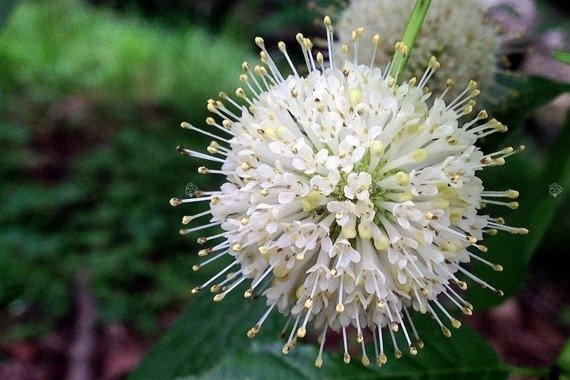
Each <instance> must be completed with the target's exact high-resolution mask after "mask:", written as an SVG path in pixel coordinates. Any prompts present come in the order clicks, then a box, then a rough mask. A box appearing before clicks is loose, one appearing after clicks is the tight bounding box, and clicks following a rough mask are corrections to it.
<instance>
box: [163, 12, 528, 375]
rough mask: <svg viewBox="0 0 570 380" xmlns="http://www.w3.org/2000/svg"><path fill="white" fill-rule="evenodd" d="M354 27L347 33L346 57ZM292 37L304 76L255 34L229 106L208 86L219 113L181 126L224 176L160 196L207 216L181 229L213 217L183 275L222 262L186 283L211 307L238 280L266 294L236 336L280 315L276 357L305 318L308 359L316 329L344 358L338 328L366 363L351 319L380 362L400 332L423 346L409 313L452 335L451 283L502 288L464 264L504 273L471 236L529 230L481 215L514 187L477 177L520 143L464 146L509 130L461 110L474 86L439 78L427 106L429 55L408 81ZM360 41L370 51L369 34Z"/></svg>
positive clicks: (469, 106) (463, 304)
mask: <svg viewBox="0 0 570 380" xmlns="http://www.w3.org/2000/svg"><path fill="white" fill-rule="evenodd" d="M325 25H326V27H327V39H328V49H329V56H330V57H334V55H333V54H332V51H333V50H334V49H335V47H334V39H333V27H332V25H331V20H330V18H328V17H325ZM363 36H364V31H363V30H361V29H359V30H358V31H357V32H356V39H355V42H354V51H357V50H358V49H359V44H361V43H362V41H361V39H362V38H363ZM297 41H298V42H299V44H300V46H301V48H302V52H303V55H304V57H305V63H306V67H307V70H308V74H307V75H306V76H301V75H300V73H299V72H298V71H297V70H296V66H295V65H294V64H293V63H292V62H291V59H290V57H289V55H288V53H287V50H286V46H285V44H284V43H283V42H280V43H279V45H278V47H279V50H280V51H281V52H282V53H283V55H284V58H285V60H286V61H287V62H289V65H290V68H291V71H292V73H291V74H290V75H288V76H285V75H284V74H283V73H282V72H281V71H280V70H279V69H278V68H277V66H276V64H275V63H274V61H273V60H272V58H271V56H270V54H269V53H268V51H267V50H266V47H265V44H264V41H263V39H261V38H259V37H258V38H257V39H256V43H257V45H258V46H259V47H260V48H261V54H260V55H261V61H262V64H261V65H258V66H255V67H251V66H250V65H249V64H247V63H244V64H243V69H244V71H245V72H244V74H243V75H242V76H241V80H242V81H243V83H244V87H246V89H247V93H246V90H244V89H242V88H238V89H237V90H236V92H235V95H236V98H237V99H236V100H234V99H232V98H231V97H229V96H228V95H226V94H224V93H221V94H220V99H221V100H209V101H208V109H209V110H210V111H211V112H212V113H213V114H215V117H216V119H215V118H212V117H210V118H208V119H207V120H206V124H208V125H209V126H210V128H211V131H208V130H202V129H199V128H197V127H194V126H192V125H190V124H187V123H183V124H182V126H183V127H184V128H188V129H191V130H194V131H196V132H199V133H201V134H204V135H206V136H207V137H210V138H212V139H213V141H212V142H211V143H210V145H209V146H208V148H207V152H208V153H200V152H197V151H193V150H190V149H185V148H179V150H180V152H181V153H183V154H185V155H189V156H193V157H198V158H200V159H204V160H207V161H210V162H211V163H212V165H214V166H216V164H218V165H220V166H221V167H220V168H213V167H211V166H207V167H206V166H202V167H200V168H199V170H198V171H199V173H202V174H208V175H221V176H224V177H225V178H226V182H225V183H224V184H223V185H222V186H221V189H220V190H219V191H207V192H204V191H200V192H198V193H197V194H196V197H193V198H188V199H178V198H174V199H172V200H171V204H173V205H179V204H182V203H190V202H201V201H205V202H209V203H210V210H208V211H205V212H202V213H199V214H196V215H192V216H187V217H185V218H184V219H183V223H185V224H187V223H189V222H190V221H191V220H195V219H198V218H205V217H206V216H210V217H211V219H210V221H209V222H207V223H204V224H202V225H199V226H197V227H194V228H188V229H184V230H182V231H181V233H184V234H186V233H193V232H195V231H200V230H204V229H208V228H210V227H212V226H221V229H222V232H219V233H216V234H213V235H210V236H203V237H200V238H199V239H198V243H200V244H209V246H208V248H204V249H202V250H200V252H199V255H200V256H210V257H211V258H208V259H207V260H206V261H205V262H203V263H202V264H200V265H196V267H195V269H199V268H200V267H202V266H204V265H206V264H209V263H211V262H214V261H217V260H218V259H222V258H224V257H226V258H230V259H231V262H229V264H228V265H227V266H225V267H224V268H223V269H221V270H220V271H219V273H218V274H217V275H215V276H214V277H213V278H212V279H210V280H209V281H207V282H206V283H204V284H203V285H201V286H198V287H196V288H195V289H194V290H193V292H198V291H200V290H203V289H207V288H210V290H211V291H212V292H214V293H216V294H215V296H214V300H215V301H221V300H222V299H223V298H224V297H225V296H226V295H227V294H228V293H230V292H231V291H232V290H234V289H236V288H237V287H238V286H239V285H240V284H242V283H244V282H246V281H248V282H250V285H249V287H248V288H247V289H246V290H245V293H244V295H245V297H252V295H262V296H264V298H265V300H266V303H267V311H266V313H265V314H263V315H262V316H261V318H260V319H259V321H258V322H257V323H256V324H255V325H254V326H253V327H252V328H251V330H249V332H248V336H250V337H253V336H254V335H256V333H257V332H258V331H259V330H260V328H261V326H262V324H263V323H264V321H265V320H266V318H267V317H268V315H269V314H270V313H271V312H272V311H273V310H274V309H277V310H278V311H279V312H280V313H282V314H284V315H289V316H290V322H292V324H293V325H292V327H291V329H290V333H289V334H288V338H287V340H286V343H285V345H284V348H283V352H284V353H287V352H288V351H289V350H290V349H291V348H292V347H293V346H294V345H295V342H296V341H297V338H298V337H303V336H305V334H306V331H307V326H308V325H309V322H311V324H312V326H314V328H317V329H319V331H320V352H319V355H318V357H317V359H316V362H315V364H316V365H317V366H321V365H322V350H323V346H324V343H325V339H326V336H327V331H328V330H329V329H332V330H334V331H337V332H338V331H340V332H342V336H343V342H344V355H345V361H346V362H348V361H349V360H350V354H349V352H348V343H347V328H349V327H350V326H353V327H354V328H355V329H356V333H357V341H358V342H359V343H360V344H361V347H362V362H363V363H364V364H365V365H368V364H369V362H370V361H369V358H368V356H367V353H366V349H365V345H364V337H363V330H364V329H369V330H371V331H372V335H373V337H374V338H373V340H374V345H375V348H376V353H375V354H376V356H375V358H376V361H377V363H378V364H379V365H380V364H382V363H385V362H386V360H387V357H386V355H385V347H386V339H385V337H387V336H389V337H390V338H391V341H392V345H393V348H394V350H395V351H394V352H395V356H396V357H399V356H401V355H402V352H401V351H400V349H399V347H398V344H397V341H396V339H395V333H396V332H398V331H400V332H403V334H404V337H405V339H406V341H407V344H408V348H407V349H408V350H409V352H410V353H411V354H413V355H415V354H416V353H417V348H421V347H422V346H423V343H422V341H421V340H420V338H419V336H418V333H417V331H416V328H415V326H414V323H413V321H412V318H411V315H410V309H413V310H416V311H420V312H422V313H429V314H431V315H432V316H433V317H434V319H435V323H437V324H438V325H439V327H440V328H441V330H442V331H443V334H444V335H446V336H449V335H450V334H451V333H450V330H449V329H448V328H447V327H446V326H445V320H449V322H450V323H451V325H452V326H453V327H456V328H457V327H459V326H460V322H459V321H458V320H457V319H455V318H454V317H452V316H451V314H450V313H449V312H448V311H447V310H446V308H445V306H444V305H445V304H446V303H447V304H454V305H457V306H458V307H459V308H460V309H461V310H462V311H463V312H464V313H465V314H471V310H472V306H471V305H470V304H469V303H468V302H467V301H465V300H464V299H463V298H462V296H461V295H460V291H458V290H457V288H459V289H463V290H464V289H465V288H466V286H467V285H466V283H465V282H464V281H463V280H461V279H460V278H469V279H471V280H473V281H474V282H476V283H479V284H480V285H482V286H485V287H487V288H489V289H491V290H493V291H496V292H498V293H500V291H499V290H497V289H495V288H494V287H492V286H491V285H489V284H487V283H486V282H485V281H483V280H482V279H479V278H478V277H476V276H475V275H473V274H472V273H471V272H470V271H469V270H468V269H466V268H464V267H463V266H462V264H464V263H468V262H469V261H471V259H475V260H478V261H480V262H482V263H484V264H487V265H489V266H491V267H492V268H493V269H495V270H502V268H501V266H500V265H497V264H493V263H490V262H489V261H487V260H485V259H483V258H482V257H481V256H480V255H479V254H475V253H473V252H472V251H473V250H477V251H480V252H485V251H486V248H485V246H483V245H481V244H479V242H480V240H482V239H483V235H484V234H495V233H496V232H497V230H504V231H508V232H511V233H520V234H524V233H527V232H528V231H527V230H526V229H524V228H516V227H510V226H507V225H505V224H504V220H503V219H501V218H494V217H491V216H489V215H480V214H479V213H478V212H479V211H480V210H481V208H482V206H484V205H487V204H493V205H503V206H508V207H510V208H516V207H517V206H518V204H517V203H516V202H512V201H511V200H509V198H516V197H517V196H518V193H517V192H516V191H514V190H505V191H484V190H483V185H482V182H481V180H480V179H479V178H478V177H476V172H477V171H479V170H482V169H483V168H486V167H489V166H496V165H502V164H504V163H505V158H506V157H508V156H510V155H511V154H513V153H515V152H516V151H518V150H521V149H522V147H520V148H518V149H513V148H506V149H503V150H501V151H498V152H495V153H491V154H484V153H482V152H481V150H480V149H479V148H478V147H476V146H475V145H474V144H475V142H476V141H477V139H479V138H481V137H484V136H487V135H489V134H492V133H494V132H502V131H505V130H506V127H505V126H503V125H502V124H501V123H499V122H498V121H496V120H495V119H491V120H487V114H486V113H485V111H481V112H479V113H478V114H477V115H476V116H475V117H473V116H471V117H470V116H469V115H470V114H471V113H472V112H473V106H474V103H475V102H474V100H473V98H475V97H476V96H477V95H478V94H479V90H477V88H476V87H477V86H476V83H475V82H470V83H469V85H468V86H467V87H466V88H465V89H464V90H462V91H461V92H460V93H459V94H458V96H456V97H454V98H452V99H451V100H450V101H446V100H445V97H446V95H447V93H448V91H449V87H448V88H446V90H444V91H443V93H442V94H440V95H439V96H437V97H436V98H435V99H433V101H432V102H431V103H432V105H431V106H428V104H427V103H426V101H427V99H428V98H429V97H430V96H431V94H430V93H426V92H425V86H426V83H427V82H428V80H429V79H430V77H432V76H433V75H434V73H435V72H436V70H437V68H438V67H439V63H438V61H437V60H436V59H435V58H433V57H432V58H431V59H430V60H429V65H428V69H427V70H426V71H425V72H424V73H423V75H422V76H421V78H420V79H419V80H418V79H416V78H412V79H411V80H409V82H408V83H404V84H397V83H395V81H394V79H393V78H392V77H391V76H390V75H389V70H381V69H380V68H377V67H374V66H373V65H360V64H358V60H357V59H355V60H354V61H353V62H352V61H350V62H349V61H338V60H336V59H334V58H331V59H330V60H328V61H327V60H325V59H324V56H323V54H321V53H320V52H318V53H317V54H316V55H315V54H314V53H313V44H312V42H311V40H309V39H307V38H305V37H303V35H301V34H298V35H297ZM372 41H373V45H376V44H377V42H378V36H374V37H372ZM360 47H362V46H360ZM345 50H346V49H345ZM448 86H449V82H448ZM217 118H219V119H217ZM463 118H466V119H468V121H466V122H463V121H462V120H463ZM215 130H217V133H214V131H215ZM497 198H507V200H508V201H507V202H503V201H499V200H497ZM287 326H290V324H288V325H287ZM288 331H289V330H288ZM386 334H388V335H386Z"/></svg>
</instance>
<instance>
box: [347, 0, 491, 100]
mask: <svg viewBox="0 0 570 380" xmlns="http://www.w3.org/2000/svg"><path fill="white" fill-rule="evenodd" d="M414 3H415V1H413V0H398V1H394V0H352V1H351V2H350V4H349V6H348V7H347V8H346V9H344V10H343V11H342V13H341V17H340V21H339V24H338V35H339V40H340V42H341V43H343V44H350V43H351V41H352V37H353V36H352V32H353V31H354V30H355V29H356V28H358V27H364V28H365V29H366V30H373V31H375V32H376V33H379V35H380V37H381V38H382V39H384V40H385V42H383V43H382V44H380V46H379V47H378V48H376V47H373V46H371V45H368V46H362V47H361V48H360V49H359V51H358V52H357V54H358V59H359V62H370V61H371V60H373V61H374V62H376V64H377V65H386V64H387V63H388V62H389V61H390V60H391V57H392V55H393V54H394V44H395V43H396V42H397V41H398V39H399V38H401V36H402V33H403V31H404V28H405V26H406V23H407V21H408V18H409V17H410V14H411V12H412V8H413V7H414ZM500 48H501V35H500V33H499V28H498V27H497V25H496V24H495V23H494V22H493V21H492V20H491V19H490V18H488V17H486V16H485V12H484V9H483V4H482V3H481V0H432V3H431V7H430V9H429V11H428V13H427V15H426V18H425V21H424V24H423V25H422V30H421V32H420V35H419V37H418V39H417V41H416V44H415V45H414V50H413V54H412V55H411V57H410V61H409V62H408V66H407V74H408V75H409V76H410V77H412V76H418V77H419V76H421V75H422V73H423V72H424V71H425V70H426V67H427V62H428V60H429V58H430V57H431V56H432V55H435V56H436V57H437V58H438V60H439V61H440V62H441V68H440V70H438V72H437V73H435V75H434V81H433V82H432V83H430V88H431V90H433V91H434V93H441V92H442V91H444V90H445V81H446V80H447V79H449V78H451V79H453V80H454V81H455V82H456V83H457V85H458V88H460V87H462V86H465V85H466V84H467V83H468V82H469V81H470V80H475V81H477V84H478V86H479V88H480V89H481V90H482V91H484V92H485V91H486V90H487V89H489V88H490V87H491V86H492V85H493V84H494V83H495V73H496V72H497V69H498V64H499V58H500V57H499V53H500ZM337 54H339V53H338V52H337ZM450 95H452V96H456V95H458V92H454V91H453V90H452V91H451V93H450Z"/></svg>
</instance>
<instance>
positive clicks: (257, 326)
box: [247, 302, 277, 338]
mask: <svg viewBox="0 0 570 380" xmlns="http://www.w3.org/2000/svg"><path fill="white" fill-rule="evenodd" d="M275 305H277V302H273V304H271V306H270V307H269V309H267V311H266V312H265V313H264V314H263V316H262V317H261V318H260V319H259V321H258V322H257V323H256V324H255V326H253V327H252V328H251V329H250V330H249V331H248V332H247V337H248V338H253V337H254V336H256V335H257V333H258V332H259V330H260V329H261V326H263V322H265V320H266V319H267V317H268V316H269V314H270V313H271V311H272V310H273V308H274V307H275Z"/></svg>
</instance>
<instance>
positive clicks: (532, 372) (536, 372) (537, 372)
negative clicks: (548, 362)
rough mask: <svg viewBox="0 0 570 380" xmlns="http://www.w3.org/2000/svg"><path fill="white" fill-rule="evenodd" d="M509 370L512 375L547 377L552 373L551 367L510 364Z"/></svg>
mask: <svg viewBox="0 0 570 380" xmlns="http://www.w3.org/2000/svg"><path fill="white" fill-rule="evenodd" d="M507 370H508V371H509V372H510V373H511V374H512V375H519V376H527V377H537V378H546V377H548V375H550V368H528V367H515V366H508V367H507Z"/></svg>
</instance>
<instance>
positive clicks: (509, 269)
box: [468, 119, 570, 309]
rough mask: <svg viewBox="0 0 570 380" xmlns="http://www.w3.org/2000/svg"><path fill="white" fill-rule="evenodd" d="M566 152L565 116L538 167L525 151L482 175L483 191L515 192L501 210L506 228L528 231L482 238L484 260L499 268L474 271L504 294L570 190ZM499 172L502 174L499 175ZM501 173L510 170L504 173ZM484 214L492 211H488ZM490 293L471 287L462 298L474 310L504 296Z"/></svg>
mask: <svg viewBox="0 0 570 380" xmlns="http://www.w3.org/2000/svg"><path fill="white" fill-rule="evenodd" d="M569 150H570V119H568V121H567V123H566V126H565V128H564V129H563V131H562V134H561V135H560V137H559V139H558V141H557V143H556V145H555V146H554V147H553V149H552V150H551V152H550V154H549V156H548V158H547V160H546V162H544V163H543V165H537V163H536V162H534V160H532V159H531V157H532V154H531V153H530V152H526V151H525V152H522V153H520V154H518V155H516V156H513V157H511V158H509V159H508V160H507V163H506V165H505V167H503V168H495V169H493V168H490V169H488V173H487V176H486V178H484V182H483V183H484V184H485V187H486V188H488V189H508V188H513V189H518V190H520V197H519V199H518V202H519V204H520V207H519V209H518V210H516V211H510V210H509V211H507V215H505V219H506V222H507V224H508V225H510V226H515V227H525V228H528V229H529V230H530V232H529V234H528V235H511V234H509V233H505V232H500V233H499V234H497V235H496V236H492V237H490V238H488V239H486V240H485V244H486V245H487V247H488V249H489V251H488V253H486V255H487V256H486V258H487V259H489V260H491V261H496V262H499V263H501V264H502V266H503V267H504V271H503V272H493V271H492V270H491V269H488V268H486V267H483V266H480V267H477V271H476V274H477V276H479V277H480V278H483V279H485V280H486V281H488V282H489V283H490V284H491V285H493V286H496V287H498V288H499V289H501V290H503V292H504V293H505V297H509V296H512V295H514V294H515V293H516V291H517V290H518V289H519V287H520V285H521V283H522V281H523V279H524V275H525V273H526V271H527V268H528V264H529V262H530V259H531V258H532V255H533V253H534V251H535V250H536V248H537V247H538V246H539V244H540V242H541V240H542V239H543V237H544V236H545V234H546V232H547V231H548V228H549V226H550V225H551V223H552V221H553V218H554V216H555V215H556V211H557V209H558V208H559V207H560V205H561V204H562V202H563V201H564V199H565V198H566V197H567V196H568V193H569V192H570V155H568V151H569ZM537 167H538V168H540V170H537ZM495 170H497V171H495ZM499 170H503V173H499V172H498V171H499ZM505 171H508V173H510V174H509V175H505ZM556 185H558V186H560V188H561V189H562V192H561V193H560V194H555V193H553V194H554V195H556V196H553V194H551V189H553V190H555V189H554V188H555V187H556V188H558V187H557V186H556ZM493 211H495V210H493ZM501 211H502V210H501ZM490 213H491V214H493V212H492V211H491V212H490ZM491 294H492V293H491V292H490V291H489V290H488V289H482V288H480V287H478V286H472V287H470V290H469V294H468V299H469V301H470V302H471V303H472V304H473V305H474V306H475V308H476V309H487V308H490V307H493V306H496V305H498V304H499V303H501V302H502V301H503V300H504V299H503V298H501V297H498V296H496V295H491ZM490 295H491V296H490Z"/></svg>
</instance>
